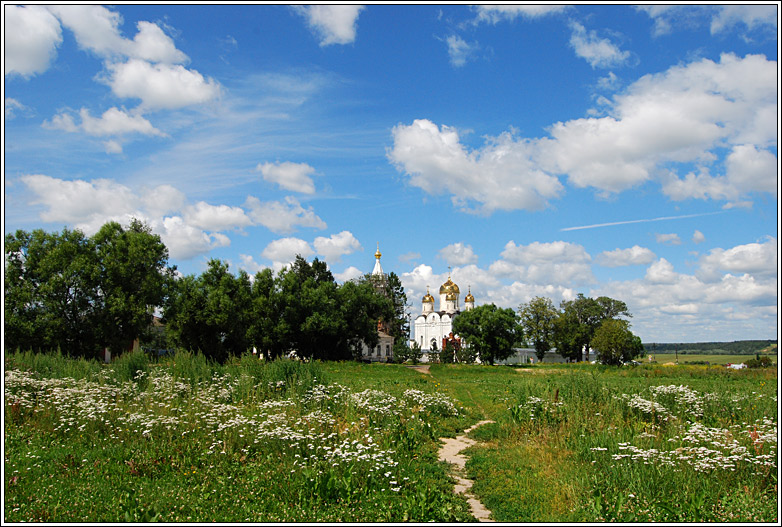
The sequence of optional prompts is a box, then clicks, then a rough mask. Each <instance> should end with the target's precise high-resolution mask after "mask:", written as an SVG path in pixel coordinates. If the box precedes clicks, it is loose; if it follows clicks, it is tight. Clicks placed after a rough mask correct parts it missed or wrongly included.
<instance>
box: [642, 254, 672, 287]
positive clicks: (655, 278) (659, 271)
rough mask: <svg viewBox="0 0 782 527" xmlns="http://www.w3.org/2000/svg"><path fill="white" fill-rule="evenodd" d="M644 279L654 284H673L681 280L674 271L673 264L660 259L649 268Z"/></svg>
mask: <svg viewBox="0 0 782 527" xmlns="http://www.w3.org/2000/svg"><path fill="white" fill-rule="evenodd" d="M644 278H645V279H646V281H647V282H649V283H652V284H673V283H675V282H676V281H677V280H678V279H679V274H678V273H676V271H674V270H673V265H671V262H669V261H668V260H666V259H665V258H660V259H659V260H657V261H656V262H654V263H653V264H652V265H650V266H649V268H648V269H647V270H646V276H645V277H644Z"/></svg>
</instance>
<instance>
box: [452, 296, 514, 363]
mask: <svg viewBox="0 0 782 527" xmlns="http://www.w3.org/2000/svg"><path fill="white" fill-rule="evenodd" d="M453 330H454V333H456V334H458V335H459V336H460V337H461V338H462V342H463V345H465V346H470V347H471V348H472V349H473V351H474V352H475V353H476V355H477V356H478V357H479V358H480V360H481V362H486V363H488V364H494V363H495V362H496V361H498V360H504V359H507V358H508V357H510V356H511V355H512V354H513V346H514V345H515V344H516V342H517V341H518V340H519V336H520V334H521V328H520V326H519V324H518V317H517V315H516V313H515V312H514V311H513V309H510V308H505V309H502V308H498V307H497V306H496V305H494V304H484V305H482V306H478V307H476V308H474V309H471V310H470V311H465V312H463V313H460V314H459V316H457V317H456V318H455V319H454V321H453Z"/></svg>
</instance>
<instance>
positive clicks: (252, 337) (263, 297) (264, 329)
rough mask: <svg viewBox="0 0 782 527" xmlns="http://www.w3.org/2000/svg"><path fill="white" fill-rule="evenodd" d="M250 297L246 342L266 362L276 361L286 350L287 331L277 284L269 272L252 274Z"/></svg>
mask: <svg viewBox="0 0 782 527" xmlns="http://www.w3.org/2000/svg"><path fill="white" fill-rule="evenodd" d="M250 296H251V301H250V302H251V307H250V316H249V321H248V326H247V340H248V343H249V345H251V346H252V347H254V348H256V349H257V350H258V353H259V354H261V355H263V356H264V357H265V358H266V360H273V359H276V358H278V357H280V356H282V355H283V353H284V352H285V351H287V350H286V347H285V344H284V343H285V342H287V341H288V340H289V339H288V334H289V333H290V330H289V328H288V326H287V324H286V323H285V321H284V320H283V319H282V317H281V316H280V313H281V312H282V306H281V305H280V295H279V290H278V283H277V281H276V280H275V277H274V272H273V271H272V270H271V269H264V270H263V271H259V272H258V273H256V274H255V279H254V280H253V284H252V289H251V293H250Z"/></svg>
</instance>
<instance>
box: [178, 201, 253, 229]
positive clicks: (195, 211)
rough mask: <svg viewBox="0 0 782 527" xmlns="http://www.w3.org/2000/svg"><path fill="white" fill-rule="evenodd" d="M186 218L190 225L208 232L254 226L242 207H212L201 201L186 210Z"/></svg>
mask: <svg viewBox="0 0 782 527" xmlns="http://www.w3.org/2000/svg"><path fill="white" fill-rule="evenodd" d="M184 213H185V214H184V217H185V220H186V221H187V223H188V224H189V225H192V226H194V227H196V228H199V229H204V230H207V231H223V230H228V229H237V228H241V227H247V226H249V225H252V220H250V218H249V217H248V216H247V214H246V213H245V212H244V209H242V208H241V207H230V206H228V205H210V204H208V203H206V202H205V201H199V202H198V203H196V204H195V205H190V206H188V207H185V209H184Z"/></svg>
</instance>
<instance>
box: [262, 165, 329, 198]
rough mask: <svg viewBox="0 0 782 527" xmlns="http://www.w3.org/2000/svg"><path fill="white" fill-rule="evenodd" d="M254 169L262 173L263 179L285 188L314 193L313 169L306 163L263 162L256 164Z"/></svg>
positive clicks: (303, 192)
mask: <svg viewBox="0 0 782 527" xmlns="http://www.w3.org/2000/svg"><path fill="white" fill-rule="evenodd" d="M256 170H257V171H258V172H260V173H261V174H262V175H263V179H264V180H266V181H269V182H271V183H276V184H278V185H279V186H280V187H282V188H284V189H286V190H292V191H294V192H301V193H302V194H314V193H315V183H314V182H313V181H312V178H311V177H310V176H312V175H313V174H314V173H315V169H314V168H312V167H311V166H310V165H308V164H307V163H291V162H290V161H285V162H283V163H279V162H278V163H268V162H267V163H263V164H260V163H259V164H258V166H257V167H256Z"/></svg>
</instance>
